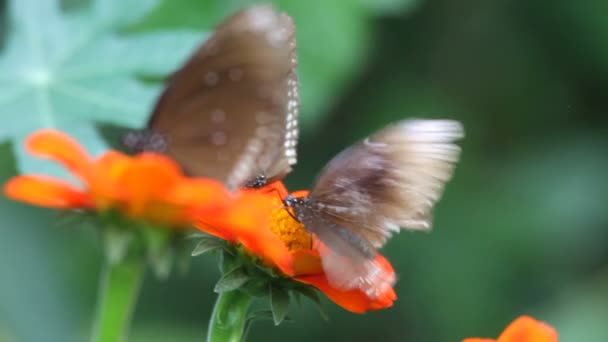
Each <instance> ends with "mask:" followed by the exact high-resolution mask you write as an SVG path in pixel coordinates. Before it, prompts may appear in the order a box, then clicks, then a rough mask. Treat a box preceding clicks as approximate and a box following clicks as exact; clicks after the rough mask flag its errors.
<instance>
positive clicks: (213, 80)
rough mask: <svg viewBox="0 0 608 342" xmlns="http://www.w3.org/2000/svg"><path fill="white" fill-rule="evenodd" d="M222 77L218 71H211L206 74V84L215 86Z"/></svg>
mask: <svg viewBox="0 0 608 342" xmlns="http://www.w3.org/2000/svg"><path fill="white" fill-rule="evenodd" d="M219 80H220V77H219V75H218V74H217V72H215V71H209V72H208V73H207V74H206V75H205V84H206V85H208V86H214V85H217V83H218V82H219Z"/></svg>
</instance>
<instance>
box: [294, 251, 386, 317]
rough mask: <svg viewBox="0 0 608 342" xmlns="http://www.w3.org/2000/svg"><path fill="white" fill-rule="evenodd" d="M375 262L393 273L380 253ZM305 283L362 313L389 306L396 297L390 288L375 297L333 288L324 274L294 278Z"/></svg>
mask: <svg viewBox="0 0 608 342" xmlns="http://www.w3.org/2000/svg"><path fill="white" fill-rule="evenodd" d="M376 263H377V264H378V265H379V266H380V267H382V269H383V270H384V271H386V272H389V273H394V271H393V268H392V266H391V265H390V263H389V262H388V260H386V259H385V258H384V257H383V256H382V255H380V254H378V255H377V256H376ZM295 279H296V280H298V281H301V282H303V283H306V284H310V285H312V286H314V287H316V288H317V289H319V290H321V292H323V293H324V294H325V295H326V296H327V297H328V298H329V299H331V300H332V301H333V302H334V303H336V304H338V305H340V306H341V307H343V308H344V309H346V310H348V311H351V312H355V313H364V312H366V311H368V310H379V309H384V308H388V307H391V306H392V305H393V302H394V301H395V300H396V299H397V294H396V293H395V291H394V290H393V289H392V288H390V287H389V288H387V289H384V290H383V292H382V293H380V294H379V295H378V296H377V297H374V298H370V297H369V296H367V295H366V294H365V293H364V292H362V291H361V290H358V289H354V290H343V289H339V288H335V287H333V286H331V285H330V284H329V281H328V280H327V277H326V276H325V275H324V274H321V275H314V276H299V277H296V278H295Z"/></svg>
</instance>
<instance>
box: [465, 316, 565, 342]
mask: <svg viewBox="0 0 608 342" xmlns="http://www.w3.org/2000/svg"><path fill="white" fill-rule="evenodd" d="M462 342H557V332H556V331H555V329H553V328H552V327H550V326H549V325H547V324H545V323H543V322H539V321H537V320H535V319H534V318H532V317H528V316H520V317H519V318H517V319H516V320H515V321H513V323H511V325H509V326H508V327H507V329H506V330H505V331H504V332H503V333H502V334H501V335H500V337H499V338H498V339H497V340H493V339H484V338H467V339H464V340H463V341H462Z"/></svg>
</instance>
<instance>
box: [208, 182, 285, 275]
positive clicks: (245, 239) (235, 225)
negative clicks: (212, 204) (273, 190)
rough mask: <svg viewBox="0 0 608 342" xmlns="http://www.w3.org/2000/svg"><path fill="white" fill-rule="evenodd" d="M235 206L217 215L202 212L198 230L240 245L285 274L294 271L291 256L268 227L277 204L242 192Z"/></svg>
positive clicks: (267, 198) (253, 193)
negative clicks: (269, 219) (269, 218)
mask: <svg viewBox="0 0 608 342" xmlns="http://www.w3.org/2000/svg"><path fill="white" fill-rule="evenodd" d="M236 196H237V198H236V199H235V200H234V202H233V203H232V204H231V205H229V206H227V207H225V208H223V209H222V210H219V211H217V212H215V213H204V212H201V216H200V218H199V220H198V224H197V228H198V229H200V230H202V231H205V232H207V233H209V234H212V235H215V236H219V237H221V238H223V239H226V240H228V241H231V242H237V241H238V242H240V243H241V244H243V246H245V248H246V249H247V250H248V251H249V252H250V253H251V254H253V255H256V256H258V257H260V258H261V259H262V260H264V261H265V262H266V263H267V264H269V265H275V266H277V267H278V268H279V269H280V270H281V271H282V272H284V273H287V274H289V273H290V271H291V254H290V252H289V250H288V249H287V247H286V246H285V244H284V243H283V241H282V240H281V239H280V238H279V237H278V236H277V235H275V234H274V233H273V232H272V231H271V230H270V228H269V226H268V217H269V216H270V213H271V212H272V211H274V210H276V209H277V207H276V203H275V202H274V201H273V200H272V199H271V198H270V197H269V196H268V195H265V194H261V193H257V192H254V191H241V192H240V193H238V194H237V195H236Z"/></svg>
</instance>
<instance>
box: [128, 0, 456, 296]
mask: <svg viewBox="0 0 608 342" xmlns="http://www.w3.org/2000/svg"><path fill="white" fill-rule="evenodd" d="M295 49H296V44H295V28H294V25H293V21H292V20H291V18H290V17H289V16H287V15H286V14H283V13H278V12H277V11H275V10H274V9H273V8H272V7H271V6H268V5H257V6H253V7H250V8H247V9H245V10H243V11H241V12H239V13H237V14H235V15H233V16H232V17H230V18H228V19H226V20H225V21H224V22H223V23H221V24H220V25H219V26H218V27H217V29H216V30H215V32H214V33H213V35H212V36H211V37H210V38H209V39H208V40H207V41H206V42H205V43H204V44H203V45H202V46H201V47H200V48H199V49H198V50H197V51H196V52H195V53H194V55H193V56H192V57H191V58H190V59H189V60H188V61H187V62H186V63H185V65H184V66H183V67H182V68H181V69H179V70H178V71H177V72H176V73H175V74H174V75H173V77H172V78H171V79H170V81H169V83H168V86H167V88H166V89H165V91H164V92H163V94H162V95H161V96H160V99H159V100H158V102H157V104H156V107H155V109H154V111H153V113H152V115H151V118H150V120H149V122H148V124H147V128H146V129H145V130H143V131H139V132H133V133H131V134H129V135H127V137H126V138H125V144H126V145H127V146H129V147H131V148H132V149H135V150H154V151H161V152H164V153H166V154H168V155H170V156H171V157H173V158H174V159H175V160H176V161H177V162H178V163H179V164H180V165H181V166H182V167H183V168H184V170H185V171H186V173H188V174H189V175H192V176H202V177H211V178H215V179H218V180H220V181H222V182H223V183H224V184H225V185H226V186H227V187H228V188H229V189H231V190H236V189H239V188H242V187H255V188H257V187H262V186H263V185H265V184H267V183H270V182H272V181H275V180H281V179H282V178H284V177H285V176H286V175H287V174H288V173H289V172H290V171H291V168H292V166H293V165H294V164H295V163H296V145H297V139H298V119H297V116H298V110H299V94H298V92H299V89H298V79H297V75H296V66H297V58H296V53H295ZM463 135H464V131H463V128H462V125H461V124H460V123H458V122H456V121H452V120H406V121H402V122H398V123H395V124H393V125H390V126H388V127H387V128H384V129H382V130H380V131H379V132H377V133H375V134H373V135H371V136H370V137H368V138H366V139H365V140H363V141H361V142H359V143H358V144H355V145H353V146H352V147H349V148H347V149H346V150H345V151H343V152H342V153H340V154H339V155H338V156H336V157H335V158H334V159H332V160H331V161H330V162H329V163H328V164H327V166H326V167H325V168H324V169H323V170H322V171H321V173H320V174H319V176H318V178H317V180H316V182H315V183H314V185H313V187H312V190H311V192H310V194H309V195H308V196H307V197H294V196H291V195H288V196H287V197H285V198H284V200H283V202H284V204H285V206H286V207H287V209H288V210H293V212H294V216H295V218H296V219H297V220H298V221H300V222H302V224H303V226H304V228H305V229H306V230H307V231H308V232H310V233H311V234H314V235H316V236H317V237H318V239H319V240H320V241H321V244H320V246H319V251H320V254H321V259H322V264H323V268H324V270H325V273H326V274H327V277H328V279H329V281H330V282H331V283H332V285H334V286H336V287H339V288H343V289H355V288H356V289H360V290H362V291H364V292H365V293H367V294H368V295H370V296H375V295H377V294H378V293H381V291H382V289H384V288H385V287H386V286H392V285H393V283H394V282H395V279H394V275H392V274H387V273H385V272H384V271H383V270H382V269H381V268H380V267H379V266H378V265H377V264H376V262H375V256H376V253H377V252H376V250H377V249H378V248H380V247H382V246H383V245H384V244H385V243H386V241H387V240H388V239H389V238H390V236H391V235H392V234H393V233H395V232H398V231H399V230H400V229H401V227H406V228H411V229H429V228H430V226H431V209H432V207H433V206H434V204H435V203H436V202H437V201H438V200H439V198H440V196H441V194H442V191H443V188H444V186H445V183H446V182H447V181H448V180H449V179H450V178H451V175H452V171H453V168H454V165H455V163H456V162H457V160H458V156H459V153H460V148H459V147H458V146H457V145H456V144H455V141H456V140H458V139H460V138H461V137H462V136H463Z"/></svg>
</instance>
